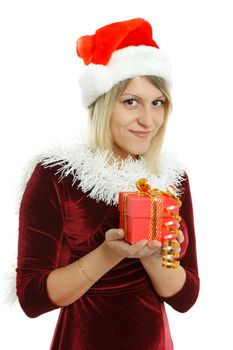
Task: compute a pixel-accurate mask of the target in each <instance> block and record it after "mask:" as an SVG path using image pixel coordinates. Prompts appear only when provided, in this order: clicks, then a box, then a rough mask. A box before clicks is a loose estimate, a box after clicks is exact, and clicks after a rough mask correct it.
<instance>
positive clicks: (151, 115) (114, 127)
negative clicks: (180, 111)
mask: <svg viewBox="0 0 233 350" xmlns="http://www.w3.org/2000/svg"><path fill="white" fill-rule="evenodd" d="M165 101H166V97H165V96H164V95H163V94H162V92H161V91H160V90H159V89H158V88H157V87H155V86H154V85H152V84H151V83H150V82H149V80H148V79H147V78H145V77H140V76H138V77H135V78H133V79H132V80H131V81H130V83H129V85H128V86H127V88H126V89H125V90H124V91H123V93H122V94H121V96H120V97H119V99H118V100H117V101H116V102H115V104H114V106H113V110H112V115H111V119H110V129H111V134H112V138H113V152H114V154H115V155H116V156H120V157H121V158H123V159H124V158H127V156H128V155H131V156H132V157H135V156H136V155H140V154H144V153H145V152H147V151H148V149H149V147H150V143H151V140H152V139H153V137H154V136H155V135H156V133H157V132H158V130H159V128H160V127H161V125H162V124H163V120H164V103H165Z"/></svg>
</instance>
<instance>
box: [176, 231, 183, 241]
mask: <svg viewBox="0 0 233 350" xmlns="http://www.w3.org/2000/svg"><path fill="white" fill-rule="evenodd" d="M177 240H178V241H179V243H183V242H184V234H183V232H182V231H181V230H179V231H178V237H177Z"/></svg>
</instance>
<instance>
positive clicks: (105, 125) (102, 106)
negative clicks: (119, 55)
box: [88, 76, 172, 175]
mask: <svg viewBox="0 0 233 350" xmlns="http://www.w3.org/2000/svg"><path fill="white" fill-rule="evenodd" d="M146 78H147V79H148V80H149V81H150V82H151V84H153V85H154V86H155V87H157V88H158V89H159V90H160V91H161V92H162V94H163V95H164V96H165V97H166V101H165V104H164V121H163V124H162V126H161V127H160V129H159V131H158V132H157V133H156V135H155V136H154V138H153V139H152V141H151V144H150V148H149V150H148V151H147V152H146V153H144V154H141V156H142V157H143V158H144V159H145V161H146V165H147V168H148V169H149V170H150V171H151V172H152V173H154V174H156V175H159V165H160V162H159V159H160V153H161V149H162V145H163V141H164V136H165V131H166V126H167V121H168V116H169V114H170V113H171V110H172V100H171V95H170V92H169V89H168V87H167V84H166V82H165V80H164V79H162V78H159V77H155V76H146ZM130 81H131V79H127V80H124V81H121V82H120V83H118V84H117V85H115V86H113V87H112V89H111V90H110V91H108V92H106V93H105V94H103V95H102V96H100V97H99V98H98V99H97V100H96V101H95V102H94V103H93V104H92V105H91V106H89V108H88V110H89V119H88V122H89V130H88V132H89V144H90V147H91V148H92V149H94V150H95V149H97V148H100V149H102V150H108V151H109V153H110V154H111V153H112V152H113V140H112V136H111V130H110V117H111V114H112V108H113V105H114V103H115V102H116V100H117V99H118V98H119V96H120V95H121V94H122V93H123V91H124V90H125V89H126V88H127V86H128V85H129V83H130Z"/></svg>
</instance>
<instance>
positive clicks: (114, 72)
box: [79, 45, 172, 107]
mask: <svg viewBox="0 0 233 350" xmlns="http://www.w3.org/2000/svg"><path fill="white" fill-rule="evenodd" d="M142 75H154V76H159V77H161V78H164V79H165V80H166V81H167V83H168V85H169V86H171V83H172V80H171V66H170V62H169V59H168V57H167V55H166V54H165V52H164V51H162V50H161V49H157V48H155V47H151V46H145V45H140V46H128V47H125V48H123V49H119V50H117V51H115V52H114V53H113V54H112V56H111V59H110V61H109V62H108V64H107V65H106V66H104V65H101V64H93V63H91V64H89V65H87V66H85V67H84V70H83V72H82V73H81V75H80V78H79V85H80V88H81V92H82V102H83V106H84V107H88V106H90V105H91V104H92V103H93V102H94V101H95V100H96V99H97V98H98V97H99V96H101V95H103V94H104V93H106V92H107V91H109V90H110V89H111V88H112V87H113V86H114V85H115V84H117V83H119V82H120V81H123V80H126V79H129V78H133V77H135V76H142Z"/></svg>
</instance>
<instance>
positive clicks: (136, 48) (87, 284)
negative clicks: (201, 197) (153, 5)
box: [17, 18, 199, 350]
mask: <svg viewBox="0 0 233 350" xmlns="http://www.w3.org/2000/svg"><path fill="white" fill-rule="evenodd" d="M77 54H78V56H79V57H81V58H82V59H83V61H84V63H85V68H84V70H83V72H82V75H81V77H80V87H81V91H82V100H83V104H84V106H85V107H88V109H89V122H90V123H89V126H90V127H89V142H88V143H87V144H86V145H73V146H70V147H68V148H67V149H65V148H60V149H59V148H57V149H54V150H52V151H51V152H50V153H47V154H43V155H40V156H39V157H38V158H37V163H36V166H35V168H34V170H33V173H32V174H31V177H30V179H29V181H28V183H27V186H26V188H25V191H24V194H23V198H22V201H21V205H20V220H19V244H18V266H17V296H18V298H19V302H20V304H21V306H22V309H23V310H24V312H25V313H26V314H27V315H28V316H29V317H37V316H39V315H41V314H43V313H45V312H48V311H51V310H54V309H57V308H61V311H60V316H59V319H58V323H57V327H56V330H55V333H54V337H53V340H52V344H51V347H50V349H56V350H57V349H59V350H61V349H66V350H67V349H69V350H75V349H78V350H94V349H95V350H99V349H101V350H102V349H111V350H112V349H119V350H120V349H121V350H122V349H127V350H130V349H134V350H137V349H138V350H171V349H173V345H172V339H171V335H170V332H169V325H168V321H167V317H166V312H165V308H164V302H166V303H168V304H170V305H171V306H172V307H173V308H174V309H176V310H177V311H179V312H185V311H187V310H188V309H189V308H190V307H192V305H193V304H194V303H195V301H196V299H197V296H198V292H199V277H198V269H197V259H196V247H195V233H194V222H193V212H192V201H191V194H190V188H189V181H188V177H187V175H186V173H185V171H184V170H183V169H182V168H181V167H180V166H179V165H177V164H176V162H175V160H174V159H171V158H169V157H166V158H164V157H163V156H162V155H161V147H162V142H163V137H164V133H165V128H166V124H167V118H168V115H169V113H170V111H171V97H170V94H169V85H170V83H171V78H170V69H169V62H168V59H167V57H166V55H165V53H163V52H162V51H161V50H160V49H159V47H158V45H157V44H156V42H155V41H154V40H153V38H152V30H151V26H150V24H149V23H148V22H147V21H145V20H143V19H140V18H137V19H132V20H129V21H123V22H118V23H112V24H110V25H108V26H105V27H102V28H100V29H98V30H97V31H96V33H95V34H94V35H92V36H84V37H81V38H80V39H79V40H78V42H77ZM59 173H60V177H59V176H58V174H59ZM141 177H145V178H147V179H148V181H149V182H150V184H151V185H152V187H153V188H155V187H156V188H159V189H162V190H164V189H166V188H167V187H168V185H171V184H172V185H173V186H175V188H176V193H177V195H178V196H179V197H180V199H181V201H182V207H181V210H180V215H181V217H182V220H181V222H180V230H181V231H182V232H183V234H182V235H181V236H179V237H178V238H177V241H179V242H180V243H181V247H180V249H178V251H179V252H180V265H179V267H178V268H177V269H165V268H163V267H162V266H161V261H162V254H161V248H162V246H161V243H160V242H158V241H149V240H141V241H138V242H137V243H134V244H130V243H128V242H127V241H126V240H124V232H123V230H122V229H119V212H118V209H117V201H118V194H119V192H120V191H135V187H134V186H135V182H136V181H137V180H138V179H139V178H141ZM74 185H75V186H74ZM172 249H174V251H177V249H176V248H172Z"/></svg>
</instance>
